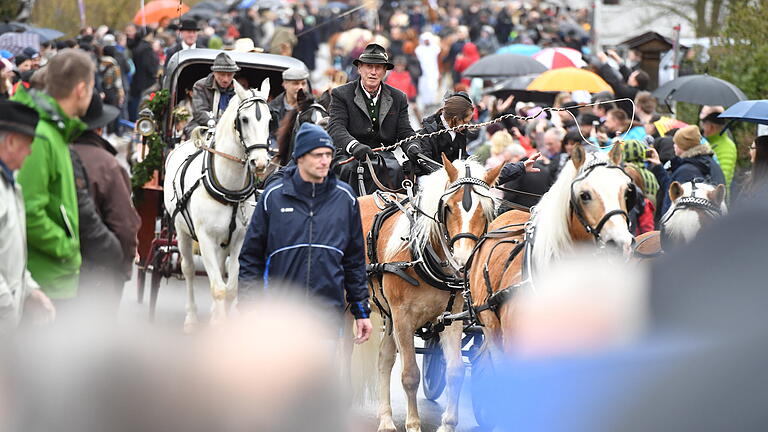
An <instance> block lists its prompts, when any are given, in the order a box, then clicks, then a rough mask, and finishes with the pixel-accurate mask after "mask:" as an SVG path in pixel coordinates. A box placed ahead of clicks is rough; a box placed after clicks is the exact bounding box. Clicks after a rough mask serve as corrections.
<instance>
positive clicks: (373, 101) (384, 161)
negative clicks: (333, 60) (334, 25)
mask: <svg viewBox="0 0 768 432" xmlns="http://www.w3.org/2000/svg"><path fill="white" fill-rule="evenodd" d="M353 63H354V65H355V66H357V71H358V74H359V75H360V78H359V79H357V80H355V81H352V82H349V83H347V84H345V85H343V86H340V87H336V88H335V89H333V91H332V92H331V109H330V121H329V124H328V131H329V133H330V135H331V137H332V138H333V143H334V145H335V146H336V148H337V152H336V155H335V159H336V160H335V162H337V163H338V162H339V161H342V160H345V159H347V158H349V157H350V155H351V156H352V157H353V158H354V159H355V161H353V162H352V163H348V164H344V165H336V168H335V169H336V172H337V173H338V175H339V178H341V179H342V180H344V181H345V182H347V183H349V184H351V185H352V186H353V189H356V190H357V191H358V193H359V194H360V195H365V194H367V193H370V192H373V191H374V190H375V189H378V186H377V185H375V184H374V181H373V178H372V176H371V173H370V171H369V170H368V169H366V170H364V171H363V173H358V167H359V166H361V164H364V163H365V164H367V166H368V167H372V168H373V169H374V170H375V171H376V176H377V177H378V179H379V180H380V181H381V182H382V183H383V185H384V186H386V187H388V188H392V189H399V188H400V185H401V183H402V180H403V178H404V176H403V172H404V167H403V165H404V163H405V162H406V161H407V159H408V158H407V156H406V154H407V152H405V151H404V150H407V149H400V148H397V149H395V150H394V151H378V152H374V151H373V149H378V148H381V147H386V146H391V145H393V144H394V143H396V142H397V141H400V140H402V139H405V138H407V137H409V136H411V135H413V134H414V131H413V129H412V128H411V124H410V120H409V119H408V98H407V97H406V95H405V93H403V92H401V91H400V90H398V89H396V88H394V87H392V86H390V85H387V84H384V83H383V82H382V81H383V79H384V76H385V75H386V73H387V71H388V70H391V69H394V67H395V65H394V64H392V63H391V62H390V61H389V56H388V55H387V52H386V51H385V50H384V47H382V46H381V45H378V44H369V45H368V46H367V47H365V50H364V51H363V53H362V54H360V57H359V58H357V59H355V60H354V62H353ZM409 145H415V146H416V147H418V144H416V143H415V142H411V143H407V144H406V146H409ZM368 161H370V162H368Z"/></svg>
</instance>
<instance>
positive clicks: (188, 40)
mask: <svg viewBox="0 0 768 432" xmlns="http://www.w3.org/2000/svg"><path fill="white" fill-rule="evenodd" d="M199 32H200V29H199V28H198V27H197V22H195V20H191V19H183V20H181V28H180V29H179V36H181V40H180V41H178V42H176V44H175V45H174V46H172V47H170V48H168V49H167V50H166V51H165V64H164V65H163V68H167V67H168V61H169V60H170V59H171V57H173V55H174V54H176V53H177V52H179V51H183V50H188V49H194V48H204V47H198V46H197V35H198V33H199Z"/></svg>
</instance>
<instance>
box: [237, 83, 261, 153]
mask: <svg viewBox="0 0 768 432" xmlns="http://www.w3.org/2000/svg"><path fill="white" fill-rule="evenodd" d="M251 95H252V96H251V97H249V98H246V99H243V100H242V101H240V104H239V105H238V106H237V120H235V131H236V132H237V138H238V140H239V141H240V145H242V146H243V148H244V149H245V155H246V158H247V157H248V155H249V154H250V153H251V152H252V151H253V150H267V151H269V141H267V142H264V143H256V144H252V145H248V143H246V142H245V138H244V137H243V126H242V120H241V119H240V111H242V110H243V109H244V108H248V107H250V106H251V105H253V104H256V103H262V104H264V105H267V100H266V99H265V98H264V97H262V96H259V95H257V94H256V93H255V92H254V91H253V90H251ZM260 120H261V110H259V109H257V110H256V121H260Z"/></svg>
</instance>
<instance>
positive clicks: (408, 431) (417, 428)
mask: <svg viewBox="0 0 768 432" xmlns="http://www.w3.org/2000/svg"><path fill="white" fill-rule="evenodd" d="M405 432H421V424H415V425H406V426H405Z"/></svg>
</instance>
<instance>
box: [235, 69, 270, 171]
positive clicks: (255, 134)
mask: <svg viewBox="0 0 768 432" xmlns="http://www.w3.org/2000/svg"><path fill="white" fill-rule="evenodd" d="M234 86H235V94H236V96H237V103H238V107H237V119H236V120H235V130H236V131H237V134H238V139H239V140H240V144H241V145H242V146H243V147H244V148H245V158H246V160H247V163H248V166H249V167H250V168H251V170H252V171H254V172H255V173H257V174H259V173H262V172H264V171H265V170H266V169H267V167H268V166H269V160H270V157H269V121H270V119H271V114H270V111H269V106H268V105H267V98H268V97H269V78H267V79H265V80H264V81H263V82H262V83H261V88H260V89H259V90H253V89H251V90H246V89H244V88H243V87H242V86H240V84H238V83H237V82H236V81H235V82H234Z"/></svg>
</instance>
